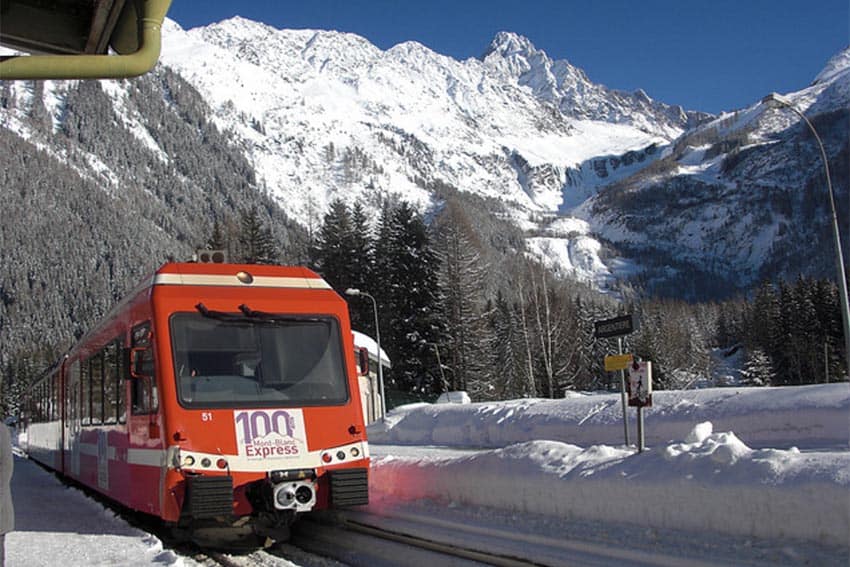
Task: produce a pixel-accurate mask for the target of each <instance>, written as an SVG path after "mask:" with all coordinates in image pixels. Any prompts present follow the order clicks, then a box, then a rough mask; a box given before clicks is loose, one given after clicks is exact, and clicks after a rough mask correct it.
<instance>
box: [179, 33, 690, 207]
mask: <svg viewBox="0 0 850 567" xmlns="http://www.w3.org/2000/svg"><path fill="white" fill-rule="evenodd" d="M164 45H165V48H164V52H163V56H162V62H163V64H164V65H167V66H169V67H171V68H172V69H174V70H175V71H177V72H178V73H179V74H180V75H181V76H182V77H183V78H185V79H186V80H187V81H188V82H189V83H191V84H192V85H193V86H195V87H196V88H197V89H198V90H199V91H200V92H201V94H202V95H203V97H204V98H205V99H206V101H207V102H208V103H209V104H210V107H211V108H212V109H213V112H214V116H215V120H216V121H217V123H218V124H219V125H220V126H221V127H222V128H223V129H227V130H232V131H234V132H236V133H237V135H238V136H240V137H241V138H242V139H243V140H244V142H245V148H246V151H247V153H248V155H249V156H250V158H251V160H252V162H253V163H254V164H255V167H256V168H257V172H258V174H259V175H260V177H261V178H262V179H263V180H264V182H265V184H266V186H267V187H269V188H270V190H271V191H272V192H273V193H274V194H275V195H277V196H278V197H279V198H280V199H281V201H282V202H286V203H287V204H288V205H289V206H288V209H287V210H288V212H289V213H290V214H291V215H293V216H294V217H295V218H296V219H298V220H300V221H302V222H307V221H308V220H309V219H308V218H307V217H308V215H309V214H311V213H310V210H311V207H312V210H315V209H316V208H318V210H320V211H321V210H323V208H324V205H325V204H326V203H327V202H328V200H329V199H331V198H333V197H335V196H337V195H340V194H345V195H347V196H349V197H354V198H359V199H362V200H365V201H369V200H370V199H373V198H374V195H375V194H381V193H387V192H393V193H400V194H402V195H404V196H405V197H406V198H408V199H411V200H414V201H416V202H419V203H421V204H424V203H426V202H427V201H428V200H429V198H430V195H429V194H428V192H427V191H424V190H423V189H422V185H423V183H422V181H425V182H430V181H434V180H439V181H441V182H443V183H447V184H449V185H452V186H454V187H457V188H458V189H460V190H461V191H468V192H472V193H475V194H478V195H481V196H485V197H492V198H496V199H499V200H501V201H504V202H506V203H508V204H509V206H510V207H511V208H512V209H514V210H515V211H539V212H544V211H546V212H548V211H556V210H558V208H559V207H561V206H562V205H563V204H564V203H565V202H570V203H574V202H581V201H583V200H584V199H585V198H586V197H587V196H588V193H587V189H586V187H587V183H584V182H582V179H581V178H582V177H583V175H584V172H585V171H586V170H587V165H586V164H587V163H588V162H589V161H590V160H592V159H593V158H595V157H597V156H599V155H601V154H615V155H617V154H623V153H626V152H630V151H642V150H643V149H644V148H646V147H647V146H650V145H652V144H656V145H657V144H663V143H668V142H669V141H670V140H672V139H673V138H675V137H676V136H678V135H679V134H681V133H682V132H683V131H684V128H685V127H686V126H687V125H688V123H689V122H693V121H695V120H697V119H698V115H694V114H692V115H690V116H689V115H686V114H685V113H684V112H683V111H682V110H681V109H679V108H672V107H668V106H665V105H662V104H660V103H653V102H652V101H650V100H649V99H648V98H647V97H645V95H642V94H635V95H626V94H623V93H616V92H613V91H608V90H607V89H605V88H604V87H600V86H597V85H594V84H592V83H591V82H590V81H588V80H587V78H586V77H585V76H584V74H583V73H582V72H581V71H580V70H578V69H576V68H574V67H572V66H571V65H569V63H567V62H564V61H558V62H555V61H552V60H550V59H549V58H548V57H547V56H546V54H545V53H543V52H542V51H539V50H537V49H535V48H534V46H533V45H532V44H531V43H530V42H529V41H528V40H527V39H525V38H523V37H520V36H517V35H515V34H510V33H506V32H503V33H500V34H498V35H497V36H496V38H495V39H494V40H493V43H492V44H491V45H490V46H489V48H488V50H487V53H486V55H485V56H484V57H483V58H482V59H480V60H479V59H468V60H466V61H456V60H454V59H452V58H450V57H446V56H442V55H439V54H437V53H434V52H433V51H431V50H429V49H428V48H426V47H425V46H423V45H421V44H418V43H415V42H407V43H402V44H399V45H396V46H394V47H393V48H391V49H389V50H387V51H381V50H380V49H378V48H376V47H375V46H373V45H372V44H370V43H369V42H368V41H366V40H365V39H363V38H361V37H359V36H355V35H352V34H343V33H338V32H329V31H313V30H276V29H274V28H271V27H269V26H266V25H264V24H260V23H256V22H252V21H249V20H245V19H242V18H238V17H237V18H233V19H230V20H227V21H224V22H221V23H218V24H214V25H211V26H208V27H205V28H199V29H194V30H190V31H188V32H187V31H184V30H182V29H180V28H179V27H177V26H176V24H173V23H171V24H170V25H169V26H167V27H166V30H165V39H164ZM577 102H580V104H578V103H577ZM565 109H568V111H565ZM352 160H353V161H356V162H357V164H356V165H355V167H352V166H351V165H352V164H351V163H350V162H351V161H352ZM305 196H306V197H307V198H305ZM308 202H309V203H310V205H309V206H308ZM317 205H318V207H317Z"/></svg>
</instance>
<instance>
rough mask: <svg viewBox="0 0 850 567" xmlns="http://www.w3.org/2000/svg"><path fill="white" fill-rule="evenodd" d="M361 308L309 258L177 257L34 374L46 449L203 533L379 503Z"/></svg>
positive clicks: (41, 447)
mask: <svg viewBox="0 0 850 567" xmlns="http://www.w3.org/2000/svg"><path fill="white" fill-rule="evenodd" d="M354 352H355V350H354V344H353V340H352V333H351V329H350V326H349V319H348V307H347V304H346V303H345V301H344V300H343V299H342V298H341V297H340V296H339V295H337V294H336V293H335V292H334V291H333V290H332V289H331V288H330V286H329V285H328V284H327V283H326V282H325V281H324V280H322V279H321V278H320V277H319V276H318V275H317V274H315V273H314V272H312V271H310V270H308V269H306V268H292V267H280V266H263V265H234V264H213V263H169V264H165V265H164V266H162V267H161V268H160V269H159V270H157V271H156V272H155V273H154V274H153V276H151V277H150V278H149V279H147V280H146V281H145V282H144V283H143V284H142V285H140V286H139V287H138V288H137V289H136V290H135V291H134V292H132V293H131V294H130V295H129V296H128V297H127V298H125V299H124V300H123V301H122V302H121V303H119V304H118V305H117V306H116V307H115V308H114V309H113V311H112V312H111V313H110V314H109V315H108V316H107V317H106V319H105V320H104V321H103V322H101V323H100V324H99V325H98V326H97V327H96V328H94V329H93V330H91V331H90V332H89V333H88V334H86V335H85V336H84V337H83V338H82V339H81V340H80V342H79V343H78V344H77V345H76V346H75V347H74V348H73V349H72V350H71V351H69V353H68V354H67V355H66V356H65V358H64V359H63V360H62V361H61V362H60V363H59V364H57V365H56V366H55V368H53V369H52V370H51V371H49V372H48V373H47V374H46V375H45V376H44V378H42V379H41V380H39V381H38V382H37V383H36V384H34V386H33V388H32V389H31V391H30V392H29V395H28V397H27V400H26V402H25V404H24V412H23V419H22V426H23V427H24V431H25V435H23V436H22V442H23V443H25V448H26V450H27V452H28V453H29V455H30V457H31V458H33V459H35V460H38V461H40V462H42V463H44V464H45V465H47V466H49V467H51V468H53V469H55V470H57V471H59V472H60V473H62V474H64V475H66V476H68V477H70V478H72V479H74V480H75V481H78V482H80V483H82V484H84V485H87V486H88V487H90V488H91V489H93V490H95V491H97V492H99V493H102V494H104V495H106V496H107V497H109V498H110V499H112V500H115V501H117V502H119V503H121V504H122V505H124V506H126V507H128V508H130V509H132V510H137V511H141V512H144V513H146V514H151V515H154V516H157V517H159V518H161V519H162V520H163V521H165V522H166V523H167V524H168V525H171V526H172V527H173V528H175V531H177V532H179V533H181V534H184V535H188V536H190V537H193V538H194V539H195V540H196V541H202V542H206V541H225V540H230V539H242V538H251V537H255V536H260V537H263V538H265V537H271V538H273V539H278V540H280V539H285V538H286V537H288V531H289V526H290V524H291V523H292V522H293V521H294V520H295V518H296V517H297V515H298V514H300V513H303V512H307V511H310V510H318V509H327V508H333V507H343V506H354V505H361V504H366V503H367V502H368V469H369V448H368V444H367V440H366V428H365V424H364V418H363V409H362V407H361V397H360V395H358V391H359V390H358V372H359V368H358V366H357V364H356V362H355V356H354Z"/></svg>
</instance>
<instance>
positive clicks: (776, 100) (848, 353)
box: [762, 93, 850, 375]
mask: <svg viewBox="0 0 850 567" xmlns="http://www.w3.org/2000/svg"><path fill="white" fill-rule="evenodd" d="M762 103H763V104H765V105H767V106H768V107H774V108H776V107H784V108H787V109H789V110H791V111H792V112H794V114H796V115H797V116H799V117H800V118H802V119H803V122H805V123H806V126H808V127H809V130H811V132H812V135H814V137H815V141H816V142H817V143H818V148H820V155H821V159H823V169H824V172H825V173H826V188H827V192H828V194H829V207H830V211H831V212H832V235H833V237H834V239H835V263H836V266H837V268H838V293H839V298H840V300H841V319H842V321H843V323H844V360H845V364H846V366H847V373H848V375H850V303H849V302H848V300H847V276H846V273H845V271H844V256H843V254H842V252H841V233H840V232H839V229H838V214H837V213H836V212H835V196H834V195H833V191H832V180H831V178H830V175H829V160H828V159H827V157H826V150H825V149H824V147H823V142H822V141H821V139H820V136H819V135H818V132H817V130H815V127H814V125H813V124H812V123H811V121H809V119H808V118H807V117H806V115H805V114H803V113H802V112H800V111H799V110H798V109H797V107H796V106H794V103H793V102H792V101H791V100H790V99H788V98H786V97H784V96H782V95H779V94H776V93H771V94H769V95H767V96H766V97H764V98H763V99H762Z"/></svg>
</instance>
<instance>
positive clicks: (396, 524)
mask: <svg viewBox="0 0 850 567" xmlns="http://www.w3.org/2000/svg"><path fill="white" fill-rule="evenodd" d="M292 543H293V544H294V545H296V546H298V547H300V548H302V549H305V550H307V551H310V552H312V553H316V554H320V555H324V556H327V557H331V558H333V559H336V560H337V561H341V562H343V563H345V564H347V565H350V566H352V567H360V566H364V567H365V566H369V567H374V566H405V567H407V566H412V567H419V566H421V567H435V566H437V565H439V566H443V565H453V566H471V565H496V566H499V567H532V566H533V567H542V566H545V567H566V566H570V567H574V566H588V565H590V566H599V565H622V566H630V567H637V566H655V567H658V566H661V567H709V566H712V567H717V565H720V564H722V563H718V562H717V561H705V560H703V559H702V558H700V557H699V556H694V555H687V554H681V553H678V552H676V551H675V550H673V551H672V552H670V550H667V551H664V550H660V549H638V548H631V547H629V546H628V545H625V544H624V543H623V542H605V543H603V542H599V541H588V540H585V539H577V538H575V537H573V538H570V537H569V536H567V535H566V534H564V533H557V532H555V533H542V532H541V531H535V530H534V528H533V527H531V526H524V525H523V526H509V525H501V526H496V525H486V526H485V525H481V524H477V525H476V524H470V523H467V522H464V521H458V520H457V519H450V518H448V517H435V516H422V515H417V514H410V513H405V512H402V511H399V510H394V511H393V512H392V513H390V514H389V515H383V514H382V515H376V514H369V513H366V512H361V511H344V512H335V513H329V514H326V515H324V516H315V517H314V518H313V519H308V520H302V521H301V522H299V523H298V524H296V526H295V529H294V531H293V539H292Z"/></svg>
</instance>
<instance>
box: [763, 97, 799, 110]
mask: <svg viewBox="0 0 850 567" xmlns="http://www.w3.org/2000/svg"><path fill="white" fill-rule="evenodd" d="M761 103H762V104H763V105H765V106H767V107H768V108H777V107H780V106H793V103H792V102H791V100H790V99H789V98H787V97H784V96H782V95H781V94H778V93H770V94H769V95H767V96H766V97H764V98H763V99H761Z"/></svg>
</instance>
